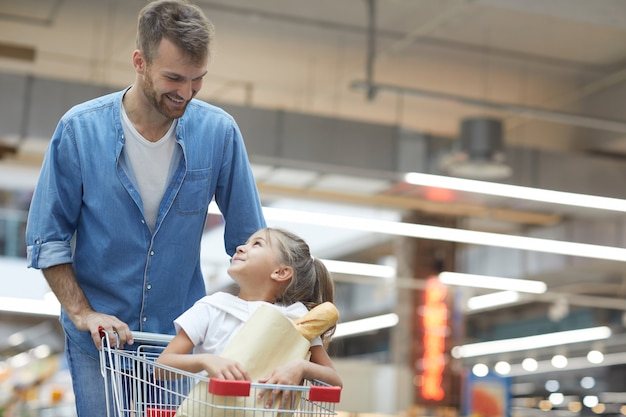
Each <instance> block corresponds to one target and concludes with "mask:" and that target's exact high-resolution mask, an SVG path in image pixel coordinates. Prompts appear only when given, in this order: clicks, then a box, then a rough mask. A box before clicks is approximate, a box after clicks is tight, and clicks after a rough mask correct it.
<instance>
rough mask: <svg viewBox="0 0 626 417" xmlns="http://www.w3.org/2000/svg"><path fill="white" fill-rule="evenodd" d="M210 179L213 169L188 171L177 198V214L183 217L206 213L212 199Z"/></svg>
mask: <svg viewBox="0 0 626 417" xmlns="http://www.w3.org/2000/svg"><path fill="white" fill-rule="evenodd" d="M210 179H211V168H205V169H195V170H190V171H187V174H186V175H185V180H184V181H183V184H182V185H181V187H180V190H179V192H178V197H177V198H176V212H177V213H179V214H182V215H192V214H198V213H202V212H205V213H206V210H207V207H208V205H209V203H210V202H211V201H210V199H211V197H212V196H211V193H210V192H209V181H210Z"/></svg>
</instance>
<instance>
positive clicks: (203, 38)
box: [137, 0, 215, 64]
mask: <svg viewBox="0 0 626 417" xmlns="http://www.w3.org/2000/svg"><path fill="white" fill-rule="evenodd" d="M214 36H215V35H214V28H213V24H212V23H211V22H210V21H209V19H208V18H207V17H206V16H205V14H204V12H203V11H202V9H200V7H198V6H196V5H193V4H190V3H189V2H187V1H185V0H158V1H153V2H151V3H149V4H148V5H146V6H145V7H144V8H143V9H141V11H140V12H139V18H138V22H137V49H139V50H140V51H142V52H143V54H144V56H145V59H146V62H147V63H148V64H150V63H152V61H153V60H154V59H155V58H156V55H157V49H158V47H159V44H160V43H161V40H162V39H163V38H165V39H167V40H169V41H170V42H172V43H173V44H174V45H175V46H176V47H177V48H179V49H180V50H181V51H182V52H183V53H184V54H185V55H186V56H187V57H189V58H190V59H191V61H192V62H193V63H195V64H200V63H203V62H205V61H208V59H209V58H210V53H211V47H212V46H213V43H214Z"/></svg>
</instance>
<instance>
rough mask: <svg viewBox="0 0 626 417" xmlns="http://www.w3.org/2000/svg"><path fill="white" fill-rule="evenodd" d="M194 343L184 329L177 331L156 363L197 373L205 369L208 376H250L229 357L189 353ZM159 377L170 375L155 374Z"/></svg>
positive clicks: (228, 377)
mask: <svg viewBox="0 0 626 417" xmlns="http://www.w3.org/2000/svg"><path fill="white" fill-rule="evenodd" d="M193 348H194V344H193V342H192V341H191V339H190V338H189V336H187V333H185V331H184V330H181V331H179V332H178V333H177V334H176V336H174V339H172V341H171V342H170V343H169V344H168V345H167V346H166V347H165V350H163V352H162V353H161V354H160V355H159V357H158V358H157V360H156V363H158V364H161V365H166V366H170V367H172V368H176V369H181V370H183V371H187V372H191V373H198V372H201V371H206V372H207V373H208V375H209V377H210V378H218V379H230V380H240V381H249V380H250V376H249V375H248V372H247V371H246V370H245V369H244V368H243V366H242V365H241V364H240V363H239V362H237V361H233V360H231V359H225V358H221V357H219V356H217V355H213V354H210V353H191V352H192V350H193ZM157 377H159V378H161V379H171V377H172V376H171V375H169V376H168V375H165V376H163V375H157Z"/></svg>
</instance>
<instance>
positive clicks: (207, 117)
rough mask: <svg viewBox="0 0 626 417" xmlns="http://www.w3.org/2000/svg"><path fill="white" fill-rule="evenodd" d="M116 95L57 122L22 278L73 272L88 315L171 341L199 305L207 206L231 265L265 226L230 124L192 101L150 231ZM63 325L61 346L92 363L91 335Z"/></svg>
mask: <svg viewBox="0 0 626 417" xmlns="http://www.w3.org/2000/svg"><path fill="white" fill-rule="evenodd" d="M124 93H125V91H120V92H116V93H113V94H109V95H106V96H103V97H100V98H97V99H94V100H91V101H88V102H86V103H83V104H80V105H78V106H75V107H74V108H72V109H70V110H69V111H68V112H67V113H66V114H65V115H64V116H63V117H62V118H61V120H60V121H59V124H58V125H57V128H56V130H55V132H54V135H53V137H52V139H51V141H50V145H49V147H48V151H47V153H46V156H45V158H44V162H43V165H42V169H41V174H40V177H39V182H38V184H37V186H36V188H35V191H34V195H33V199H32V202H31V207H30V212H29V216H28V224H27V228H26V244H27V260H28V266H29V267H32V268H48V267H51V266H55V265H59V264H64V263H73V269H74V273H75V275H76V279H77V281H78V284H79V285H80V287H81V288H82V290H83V291H84V293H85V295H86V296H87V299H88V300H89V302H90V303H91V306H92V307H93V309H94V310H95V311H98V312H102V313H106V314H112V315H115V316H117V317H118V318H119V319H121V320H122V321H124V322H126V323H127V324H128V325H129V327H130V328H131V330H138V331H144V332H154V333H162V334H174V331H175V330H174V319H175V318H176V317H178V316H179V315H180V314H181V313H182V312H183V311H185V310H186V309H188V308H189V307H191V306H192V305H193V304H194V302H195V301H197V300H198V299H200V298H202V297H203V296H205V295H206V289H205V285H204V279H203V276H202V272H201V269H200V241H201V239H202V235H203V232H204V226H205V220H206V216H207V210H208V205H209V203H210V202H211V200H212V199H213V198H215V201H216V203H217V204H218V206H219V207H220V210H221V212H222V214H223V215H224V220H225V232H224V243H225V249H226V252H227V253H228V254H229V255H231V256H232V255H233V254H234V252H235V250H236V247H237V245H240V244H242V243H243V242H245V241H246V240H247V239H248V237H249V236H250V235H251V234H253V233H254V232H255V231H257V230H258V229H261V228H263V227H265V220H264V217H263V212H262V209H261V204H260V199H259V196H258V192H257V188H256V185H255V181H254V177H253V175H252V171H251V169H250V166H249V163H248V156H247V153H246V149H245V145H244V142H243V139H242V136H241V133H240V131H239V128H238V126H237V124H236V123H235V121H234V119H233V118H232V117H231V116H230V115H229V114H227V113H226V112H224V111H223V110H221V109H219V108H217V107H215V106H212V105H210V104H207V103H205V102H202V101H200V100H195V99H194V100H192V101H191V102H190V103H189V105H188V106H187V109H186V111H185V113H184V115H183V116H182V117H181V118H180V119H178V124H177V128H176V141H177V151H176V152H177V153H178V154H179V155H180V157H179V159H178V163H177V166H174V167H173V168H172V170H171V173H170V179H169V183H168V185H167V188H166V189H165V192H164V195H163V199H162V201H161V205H160V207H159V211H158V216H157V220H156V225H155V227H154V230H153V231H151V230H150V228H149V227H148V225H147V224H146V220H145V219H144V216H143V209H142V202H141V198H140V195H139V191H138V188H137V186H136V184H135V183H134V179H133V178H134V176H133V175H132V172H129V170H128V168H126V167H128V166H129V164H128V163H127V162H125V161H124V159H125V158H124V155H125V154H124V152H123V148H124V144H125V138H124V131H123V128H122V122H121V116H120V114H121V113H120V112H121V103H122V97H123V94H124ZM168 168H169V167H163V169H168ZM60 320H61V323H62V324H63V328H64V330H65V332H66V334H67V336H68V337H69V338H71V339H72V340H73V341H74V342H75V343H77V344H79V345H80V346H81V347H82V348H83V349H84V350H85V351H87V352H88V353H91V354H92V355H94V356H96V355H97V351H96V348H95V345H94V343H93V341H92V340H91V337H90V335H89V332H84V331H79V330H78V329H76V327H75V326H74V324H73V323H72V322H71V320H70V319H69V317H68V316H67V314H66V313H65V311H63V310H62V311H61V317H60Z"/></svg>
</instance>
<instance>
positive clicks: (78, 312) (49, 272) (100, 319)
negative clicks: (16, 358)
mask: <svg viewBox="0 0 626 417" xmlns="http://www.w3.org/2000/svg"><path fill="white" fill-rule="evenodd" d="M42 272H43V275H44V277H45V278H46V281H48V285H50V288H51V289H52V292H54V294H55V295H56V297H57V299H58V300H59V302H60V303H61V305H62V306H63V309H64V310H65V312H66V313H67V315H68V316H69V318H70V319H71V320H72V322H73V323H74V325H75V326H76V328H77V329H78V330H83V331H88V332H89V333H90V334H91V338H92V339H93V342H94V343H95V345H96V346H97V347H98V349H100V348H101V344H102V341H101V339H102V337H101V336H100V330H105V331H106V332H107V334H108V335H109V337H110V339H109V342H110V343H111V346H116V343H118V340H117V339H116V338H115V333H117V336H118V339H119V346H122V345H124V344H126V343H128V344H132V343H133V337H132V334H131V332H130V329H129V328H128V325H127V324H126V323H124V322H123V321H121V320H119V319H118V318H117V317H115V316H111V315H108V314H103V313H98V312H96V311H94V309H93V308H92V307H91V305H90V304H89V300H87V297H85V293H84V292H83V290H82V289H81V288H80V286H79V285H78V282H77V281H76V276H75V275H74V270H73V269H72V264H61V265H56V266H52V267H49V268H45V269H42Z"/></svg>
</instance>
